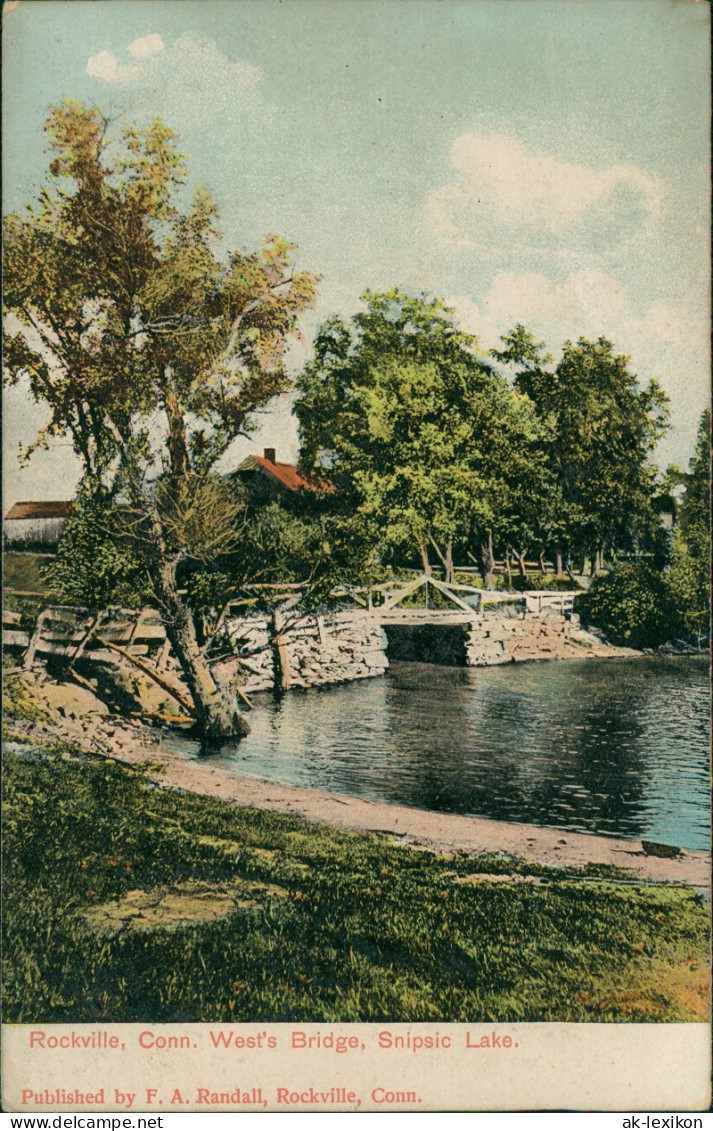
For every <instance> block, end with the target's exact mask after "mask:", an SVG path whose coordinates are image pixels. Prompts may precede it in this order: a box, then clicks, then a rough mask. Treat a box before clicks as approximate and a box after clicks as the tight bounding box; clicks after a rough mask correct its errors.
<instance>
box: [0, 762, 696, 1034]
mask: <svg viewBox="0 0 713 1131" xmlns="http://www.w3.org/2000/svg"><path fill="white" fill-rule="evenodd" d="M67 753H70V752H67ZM4 773H5V775H6V777H5V783H6V784H5V788H4V832H5V835H4V841H3V850H4V854H5V866H4V869H3V879H4V885H5V899H4V908H3V931H4V941H3V955H4V963H3V970H4V978H5V986H4V995H3V1002H4V1020H5V1021H6V1022H9V1023H26V1022H30V1021H31V1022H33V1023H40V1022H42V1023H50V1022H68V1021H71V1022H72V1023H74V1024H76V1023H77V1022H81V1021H86V1022H93V1023H95V1024H96V1023H99V1022H110V1021H112V1022H119V1021H126V1022H130V1021H142V1022H146V1021H152V1022H169V1021H173V1022H175V1021H178V1020H182V1021H212V1022H217V1021H223V1022H241V1021H251V1022H255V1021H261V1022H268V1021H293V1022H294V1021H297V1020H299V1021H301V1022H306V1021H324V1022H336V1021H371V1022H373V1021H391V1022H399V1021H401V1022H417V1021H470V1022H476V1021H480V1022H486V1021H487V1022H490V1021H537V1020H540V1021H600V1022H601V1021H642V1022H643V1021H689V1020H704V1019H705V1018H706V1017H707V1003H706V1002H704V1000H703V996H702V994H699V995H698V996H697V995H696V991H695V990H694V986H695V985H696V984H697V983H698V982H700V981H701V973H700V970H701V969H705V968H707V963H708V949H707V935H708V915H707V913H706V910H705V908H704V907H703V906H702V905H701V902H700V900H699V899H698V898H697V897H696V896H695V894H694V893H691V892H690V891H685V890H682V889H662V888H661V887H647V886H645V885H640V886H636V887H631V886H620V885H617V884H616V882H615V881H616V878H617V874H616V872H615V871H614V870H610V871H606V870H603V869H601V868H600V869H596V870H595V871H594V872H593V873H592V874H590V876H589V882H585V881H584V877H583V875H582V873H581V872H579V871H578V870H576V869H565V868H558V869H550V868H546V867H544V866H539V865H528V864H527V863H522V862H515V861H512V860H509V859H507V860H506V859H504V858H503V857H500V856H487V855H486V856H480V857H476V858H474V857H471V856H467V855H465V854H462V855H457V856H455V857H454V856H452V855H450V856H448V857H443V856H438V855H436V854H432V853H424V852H417V851H415V850H413V849H411V848H405V847H401V846H394V845H393V844H392V843H390V841H389V840H388V839H386V838H382V837H378V836H364V835H355V834H351V833H347V832H341V831H339V830H336V829H330V828H328V827H326V826H323V825H310V824H307V823H306V822H305V821H303V820H300V819H299V818H294V817H287V816H281V815H279V814H277V813H271V812H268V811H260V810H255V809H237V808H235V807H234V806H233V805H229V804H226V803H224V802H220V801H216V800H213V799H210V798H207V797H199V796H196V795H194V794H191V793H185V792H183V793H176V792H175V791H173V790H165V789H158V788H155V787H153V786H152V785H151V784H150V783H147V782H145V781H144V780H142V776H141V774H139V773H131V772H128V771H127V770H126V769H125V768H123V767H120V766H118V765H117V764H115V763H111V762H105V761H100V760H94V761H87V760H79V759H78V757H77V755H76V754H75V757H74V758H72V757H71V756H70V757H69V758H68V757H67V756H65V757H61V756H57V757H56V756H53V755H52V753H51V752H49V751H45V752H44V753H43V752H41V751H39V750H37V749H33V750H29V751H27V755H26V756H25V757H22V756H21V755H20V754H18V753H15V752H13V751H12V750H10V751H8V752H7V755H6V760H5V766H4ZM493 875H497V876H499V877H504V876H505V875H507V876H513V877H516V879H519V880H521V881H522V879H523V877H527V878H529V879H532V878H536V879H538V880H539V881H540V882H539V883H537V884H535V883H531V882H512V881H509V880H505V882H499V883H496V882H493V881H492V879H490V878H489V877H492V876H493ZM595 875H596V876H597V877H599V878H597V879H595V878H594V876H595ZM612 881H614V882H612ZM190 885H202V887H203V889H204V890H206V891H207V892H211V891H212V892H213V895H214V896H215V897H216V898H220V897H221V896H222V898H223V901H224V902H223V910H222V914H221V915H220V916H219V917H218V918H215V919H213V921H207V920H206V918H205V917H203V918H201V916H198V917H197V918H196V916H195V915H194V916H193V917H191V916H190V915H187V916H186V917H185V918H184V919H183V921H182V922H177V923H173V924H171V923H163V924H162V923H159V922H157V923H155V924H154V925H153V926H151V924H150V923H148V924H146V923H145V924H144V928H145V929H143V930H137V929H135V926H136V920H134V921H133V923H131V921H129V922H128V923H127V922H124V923H123V924H121V923H119V924H118V925H116V923H117V912H119V911H120V910H121V907H122V906H124V904H123V902H122V901H123V900H124V899H125V897H126V894H127V892H129V891H132V892H137V891H138V892H139V893H142V892H145V893H148V894H149V895H151V894H152V893H153V895H154V900H155V897H156V893H157V891H158V892H162V893H164V894H167V895H169V896H171V897H172V898H174V899H178V898H180V893H181V891H185V890H186V889H188V890H190ZM226 893H231V894H232V895H233V900H232V906H229V907H228V908H226V907H225V895H226ZM236 898H237V900H238V905H237V906H236V905H235V899H236ZM203 902H204V904H205V905H206V906H207V908H208V910H210V898H209V897H208V896H206V898H205V899H204V901H203ZM241 904H242V905H241ZM112 916H113V922H114V924H115V926H114V927H113V928H112V927H111V922H112ZM102 923H103V926H102ZM695 962H697V963H698V964H699V972H698V973H695V972H694V971H693V970H692V969H691V965H692V964H694V963H695Z"/></svg>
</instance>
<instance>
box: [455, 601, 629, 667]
mask: <svg viewBox="0 0 713 1131" xmlns="http://www.w3.org/2000/svg"><path fill="white" fill-rule="evenodd" d="M628 652H629V650H628V649H622V648H614V647H612V646H611V645H609V644H605V643H604V641H603V640H601V639H600V638H599V637H598V636H595V635H594V634H593V633H591V632H586V631H584V629H582V627H581V626H580V621H579V616H578V614H577V613H560V612H556V611H553V610H548V611H543V612H539V613H532V612H527V611H524V610H523V609H522V608H518V606H517V605H510V606H502V605H501V606H498V607H497V608H492V609H488V608H487V606H486V608H485V609H484V611H483V613H480V614H478V615H476V616H475V617H474V618H473V623H472V628H471V630H470V631H469V632H468V633H467V638H466V664H467V666H468V667H489V666H491V665H493V664H509V663H512V662H513V661H515V662H518V661H524V660H573V659H581V658H582V657H583V656H613V655H620V654H621V655H623V654H625V653H628Z"/></svg>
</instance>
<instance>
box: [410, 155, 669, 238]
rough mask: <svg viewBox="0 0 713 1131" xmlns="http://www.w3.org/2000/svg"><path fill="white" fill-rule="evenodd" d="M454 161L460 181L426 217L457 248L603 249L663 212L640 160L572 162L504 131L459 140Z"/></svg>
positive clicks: (443, 190) (432, 197)
mask: <svg viewBox="0 0 713 1131" xmlns="http://www.w3.org/2000/svg"><path fill="white" fill-rule="evenodd" d="M451 165H452V168H453V170H454V173H455V178H454V181H453V182H452V183H450V184H447V185H444V186H442V187H440V188H437V189H434V190H433V191H432V192H431V193H430V194H429V197H428V200H427V203H426V222H427V225H428V227H429V228H430V229H431V231H432V232H433V233H434V234H435V235H437V236H438V237H439V238H440V239H441V240H442V241H443V242H445V243H446V244H450V245H451V246H454V247H462V248H470V249H474V250H479V251H485V252H493V251H496V250H499V248H500V245H501V244H502V242H503V241H504V240H506V241H507V244H508V247H509V248H510V249H511V250H512V249H513V248H517V246H518V245H520V246H521V247H522V248H528V249H530V250H537V251H541V252H549V253H551V252H553V251H556V252H558V253H560V254H563V253H565V254H566V253H567V252H568V251H572V250H576V249H577V248H587V249H589V250H590V251H594V252H595V253H596V252H599V253H601V252H604V251H606V250H608V249H610V248H611V247H617V248H620V247H621V244H622V242H623V241H627V240H631V239H632V238H633V237H634V236H636V235H637V234H638V233H640V232H641V231H642V230H644V229H645V228H646V227H647V226H649V225H650V224H652V223H653V222H655V221H656V219H657V218H658V215H659V211H660V204H661V188H660V185H659V183H658V182H657V181H656V180H655V179H654V178H653V177H651V176H649V175H648V174H647V173H645V172H644V171H642V170H641V169H638V168H636V166H634V165H624V164H617V165H608V166H605V167H603V168H595V167H593V166H588V165H576V164H571V163H569V162H566V161H562V160H560V159H559V158H557V157H555V156H552V155H551V154H548V153H533V152H530V151H528V150H527V149H526V148H525V147H524V146H523V145H522V143H521V142H520V141H519V140H518V139H517V138H512V137H506V136H503V135H501V134H493V135H485V134H477V133H469V134H462V135H461V136H460V137H457V138H456V139H455V141H454V142H453V145H452V147H451Z"/></svg>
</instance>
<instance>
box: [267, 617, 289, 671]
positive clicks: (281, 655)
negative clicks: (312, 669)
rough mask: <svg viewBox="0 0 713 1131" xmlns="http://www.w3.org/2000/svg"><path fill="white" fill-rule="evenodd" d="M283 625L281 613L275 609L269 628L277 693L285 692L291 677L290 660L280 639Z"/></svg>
mask: <svg viewBox="0 0 713 1131" xmlns="http://www.w3.org/2000/svg"><path fill="white" fill-rule="evenodd" d="M283 625H284V620H283V617H282V613H280V612H279V611H278V610H277V609H275V610H274V612H273V614H272V616H271V618H270V627H271V629H272V643H273V653H272V662H273V665H274V668H275V691H277V692H282V691H285V689H286V688H288V687H289V686H290V683H291V675H292V673H291V672H290V658H289V656H288V654H287V648H286V646H285V642H284V640H283V637H282V629H283Z"/></svg>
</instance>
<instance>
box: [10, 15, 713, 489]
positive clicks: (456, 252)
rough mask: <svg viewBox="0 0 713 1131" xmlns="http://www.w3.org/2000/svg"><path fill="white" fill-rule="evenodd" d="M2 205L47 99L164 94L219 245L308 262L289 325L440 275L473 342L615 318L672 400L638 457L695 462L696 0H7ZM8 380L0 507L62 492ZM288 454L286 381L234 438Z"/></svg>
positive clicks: (232, 457) (120, 114) (699, 364)
mask: <svg viewBox="0 0 713 1131" xmlns="http://www.w3.org/2000/svg"><path fill="white" fill-rule="evenodd" d="M3 22H4V37H3V38H4V43H3V58H4V77H3V87H4V131H5V142H4V154H3V209H4V211H5V212H7V211H13V210H16V209H21V208H22V207H23V205H24V204H25V203H26V202H30V201H33V200H34V199H36V196H37V194H38V192H39V190H40V188H41V186H42V184H43V181H44V177H45V171H46V166H47V160H48V157H47V152H46V150H45V147H44V136H43V133H42V126H43V122H44V116H45V113H46V109H47V106H48V105H49V104H51V103H54V102H58V101H60V100H61V99H63V98H71V99H76V100H79V101H82V102H85V103H87V104H89V105H93V106H98V107H99V108H100V109H101V111H102V112H103V113H104V114H105V115H107V116H108V117H109V118H110V120H111V123H112V124H111V129H112V130H115V131H116V132H117V133H118V131H119V130H120V129H121V126H122V125H123V124H124V123H126V122H132V123H134V124H137V125H139V126H142V125H146V124H148V122H150V121H151V120H152V119H153V118H155V117H156V116H158V117H160V118H162V119H163V120H164V121H165V122H166V123H167V124H168V125H169V126H171V128H172V129H174V130H176V131H177V132H178V134H179V135H180V146H179V148H180V149H181V151H182V152H183V153H184V154H185V156H186V158H187V160H188V165H189V169H190V174H191V184H192V185H199V184H203V185H206V186H207V187H208V188H209V189H210V191H211V193H212V195H213V196H214V198H215V199H216V201H217V203H218V206H219V210H220V228H221V232H222V234H223V238H224V240H225V245H226V247H231V246H232V247H240V248H244V249H246V250H250V249H252V248H255V247H256V246H257V245H258V244H259V243H260V241H261V239H262V238H263V236H264V235H265V234H267V233H277V234H279V235H282V236H285V237H287V238H289V239H290V240H292V241H293V242H295V243H296V244H297V245H298V247H299V252H298V261H297V262H298V266H299V267H300V268H306V269H308V270H310V271H313V272H316V273H317V274H319V275H320V276H321V283H320V287H319V296H318V300H317V302H316V305H315V308H314V310H312V311H310V312H309V313H308V314H307V315H306V316H305V317H304V318H303V320H302V322H301V329H302V340H301V341H298V342H295V343H293V344H292V345H291V347H290V351H289V364H290V367H291V371H292V372H293V373H296V372H297V371H298V370H299V367H300V365H301V364H303V363H304V361H305V360H306V359H307V358H308V357H309V355H310V346H311V341H312V338H313V335H314V332H315V329H316V328H317V326H318V325H319V324H320V322H321V321H323V320H324V319H325V318H326V317H328V316H329V315H331V314H335V313H337V314H341V315H343V316H345V317H349V316H350V315H352V314H354V313H355V312H356V311H357V310H359V309H360V296H361V295H362V294H363V292H364V291H365V290H366V289H367V288H370V289H372V290H380V289H388V288H390V287H392V286H399V287H400V288H402V289H404V290H407V291H409V292H410V293H414V294H421V293H426V294H429V295H438V296H439V297H441V298H443V299H445V301H446V302H447V303H448V304H449V305H451V306H452V307H453V309H454V310H455V312H456V317H457V319H458V322H459V324H460V325H462V326H463V328H464V329H467V330H469V331H471V332H473V333H475V334H477V335H478V336H479V338H480V343H481V347H482V348H483V350H488V349H490V348H491V347H494V346H497V345H498V344H499V337H500V335H501V334H504V333H506V332H507V331H508V330H509V329H510V328H511V327H512V326H513V325H514V324H515V323H516V322H522V323H524V324H525V325H526V326H527V327H528V328H529V329H531V330H532V331H533V332H534V333H535V334H536V335H537V336H538V337H539V338H542V339H544V340H545V342H546V343H547V346H548V347H549V349H550V351H551V352H553V353H554V354H555V355H556V356H557V355H558V353H559V351H561V347H562V345H563V343H564V342H565V340H567V339H568V338H571V339H576V338H578V337H580V336H583V337H588V338H597V337H599V336H604V337H607V338H609V339H610V340H611V341H612V342H613V344H614V346H615V348H616V349H617V351H619V352H621V353H625V354H627V355H628V356H630V358H631V366H632V370H633V371H634V372H636V373H637V375H638V376H639V378H640V380H641V381H642V382H644V383H645V382H647V381H648V379H649V378H651V377H655V378H657V380H659V381H660V383H661V384H662V385H663V386H664V388H665V389H666V391H667V393H668V394H669V396H670V399H671V413H672V427H671V429H670V432H669V434H668V436H667V438H666V439H665V441H664V442H663V443H662V444H661V445H660V447H659V450H658V452H657V456H656V460H657V462H658V463H659V465H660V466H662V467H664V466H665V465H666V464H667V463H669V462H670V461H675V462H677V463H680V464H682V465H684V466H687V463H688V460H689V458H690V456H691V455H692V452H693V445H694V441H695V435H696V429H697V424H698V420H699V418H700V414H701V412H702V410H703V408H704V407H705V406H706V404H707V403H708V401H709V388H710V376H709V374H710V357H709V351H710V313H709V303H710V278H709V247H710V230H709V224H710V189H709V172H708V153H709V121H710V108H709V66H710V56H709V30H708V24H709V6H708V4H707V3H706V2H704V0H701V2H697V0H21V2H20V3H18V2H17V0H10V2H6V3H5V8H4V16H3ZM44 419H45V414H44V411H43V409H42V408H41V406H39V405H36V404H34V403H33V402H32V401H31V398H30V397H29V394H28V393H27V391H26V390H24V389H22V388H20V389H17V390H11V391H9V392H7V393H6V394H5V398H4V420H5V424H4V506H5V509H7V507H8V506H9V505H11V504H12V502H14V501H16V500H17V499H42V498H45V499H50V498H67V497H71V496H72V494H73V490H74V485H75V483H76V480H77V478H78V474H79V469H78V465H77V463H76V460H75V458H74V456H73V454H72V451H71V445H70V444H69V443H68V442H65V441H62V440H60V441H53V442H52V444H51V446H50V448H49V450H47V451H40V452H37V453H36V454H35V455H33V457H32V459H31V461H30V463H29V465H28V467H27V468H26V469H24V470H22V469H20V467H19V463H18V460H17V447H18V444H19V443H22V444H28V443H30V442H31V441H32V439H33V438H34V435H35V432H36V430H37V429H38V427H41V425H42V424H43V422H44ZM263 445H265V446H271V447H275V448H277V452H278V459H285V460H293V459H295V458H296V457H297V454H298V436H297V430H296V426H295V422H294V419H293V417H292V414H291V410H290V398H289V396H287V397H283V398H281V399H280V401H279V402H277V403H276V404H273V405H272V406H271V407H270V410H269V411H268V412H267V413H265V414H263V416H262V417H261V420H260V429H259V432H258V434H257V435H256V436H255V438H254V439H252V440H249V441H247V440H241V441H237V442H236V444H235V445H234V447H233V449H231V452H230V453H229V461H232V463H233V464H234V463H236V462H237V461H238V460H239V459H241V458H243V457H244V456H245V455H246V454H248V453H249V452H250V451H256V450H260V449H261V448H262V446H263Z"/></svg>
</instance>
